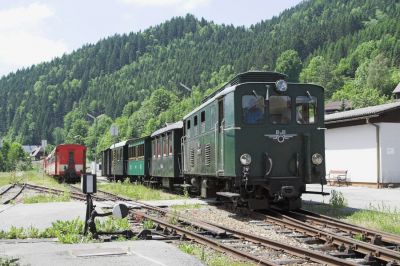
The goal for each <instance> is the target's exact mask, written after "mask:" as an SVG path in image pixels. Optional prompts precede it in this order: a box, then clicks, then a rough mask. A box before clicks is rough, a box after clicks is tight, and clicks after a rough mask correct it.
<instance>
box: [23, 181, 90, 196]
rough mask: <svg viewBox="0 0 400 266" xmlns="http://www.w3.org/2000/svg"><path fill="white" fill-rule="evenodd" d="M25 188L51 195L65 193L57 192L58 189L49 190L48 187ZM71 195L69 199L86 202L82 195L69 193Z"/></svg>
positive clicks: (28, 185)
mask: <svg viewBox="0 0 400 266" xmlns="http://www.w3.org/2000/svg"><path fill="white" fill-rule="evenodd" d="M26 188H28V189H33V190H36V191H39V192H46V193H51V194H53V195H60V194H63V193H65V192H67V191H64V190H59V189H54V188H49V187H43V186H38V185H32V184H26ZM70 193H71V198H73V199H77V200H86V197H85V195H84V194H83V193H77V192H70Z"/></svg>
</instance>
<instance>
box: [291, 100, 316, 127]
mask: <svg viewBox="0 0 400 266" xmlns="http://www.w3.org/2000/svg"><path fill="white" fill-rule="evenodd" d="M316 113H317V98H316V97H314V96H298V97H297V98H296V121H297V123H298V124H314V123H315V121H316Z"/></svg>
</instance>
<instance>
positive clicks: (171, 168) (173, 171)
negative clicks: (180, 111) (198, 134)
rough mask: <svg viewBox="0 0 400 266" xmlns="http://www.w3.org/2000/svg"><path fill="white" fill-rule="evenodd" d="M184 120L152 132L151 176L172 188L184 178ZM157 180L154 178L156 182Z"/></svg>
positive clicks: (164, 185)
mask: <svg viewBox="0 0 400 266" xmlns="http://www.w3.org/2000/svg"><path fill="white" fill-rule="evenodd" d="M182 127H183V123H182V121H179V122H176V123H172V124H169V125H167V126H166V127H164V128H161V129H159V130H157V131H155V132H154V133H153V134H151V139H152V141H151V147H152V152H151V170H150V173H151V176H152V177H153V178H154V179H157V180H159V181H161V182H162V186H163V187H166V188H172V187H173V184H179V183H181V180H182V161H181V158H182V157H181V138H182ZM157 180H154V182H156V181H157Z"/></svg>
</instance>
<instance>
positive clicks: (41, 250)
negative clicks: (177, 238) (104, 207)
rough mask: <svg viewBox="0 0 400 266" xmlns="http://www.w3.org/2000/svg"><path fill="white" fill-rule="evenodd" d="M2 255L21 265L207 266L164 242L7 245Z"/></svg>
mask: <svg viewBox="0 0 400 266" xmlns="http://www.w3.org/2000/svg"><path fill="white" fill-rule="evenodd" d="M0 256H2V257H3V256H7V257H13V258H19V259H20V260H19V261H18V262H19V264H20V265H32V266H34V265H40V266H47V265H48V266H53V265H63V266H64V265H74V266H75V265H88V266H91V265H93V266H101V265H105V266H109V265H119V266H122V265H137V266H139V265H143V266H148V265H155V266H156V265H157V266H167V265H171V266H172V265H174V266H175V265H185V266H197V265H203V264H202V263H201V262H200V261H199V260H197V259H196V258H194V257H192V256H190V255H188V254H186V253H183V252H181V251H180V250H179V249H178V248H177V247H175V246H173V245H171V244H167V243H164V242H160V241H139V240H138V241H124V242H111V243H90V244H73V245H63V244H59V243H52V242H35V243H4V242H1V241H0Z"/></svg>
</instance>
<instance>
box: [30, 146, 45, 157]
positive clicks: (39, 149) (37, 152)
mask: <svg viewBox="0 0 400 266" xmlns="http://www.w3.org/2000/svg"><path fill="white" fill-rule="evenodd" d="M39 152H43V148H42V146H37V147H36V149H34V150H33V151H32V152H31V156H34V157H36V156H38V154H39Z"/></svg>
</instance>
